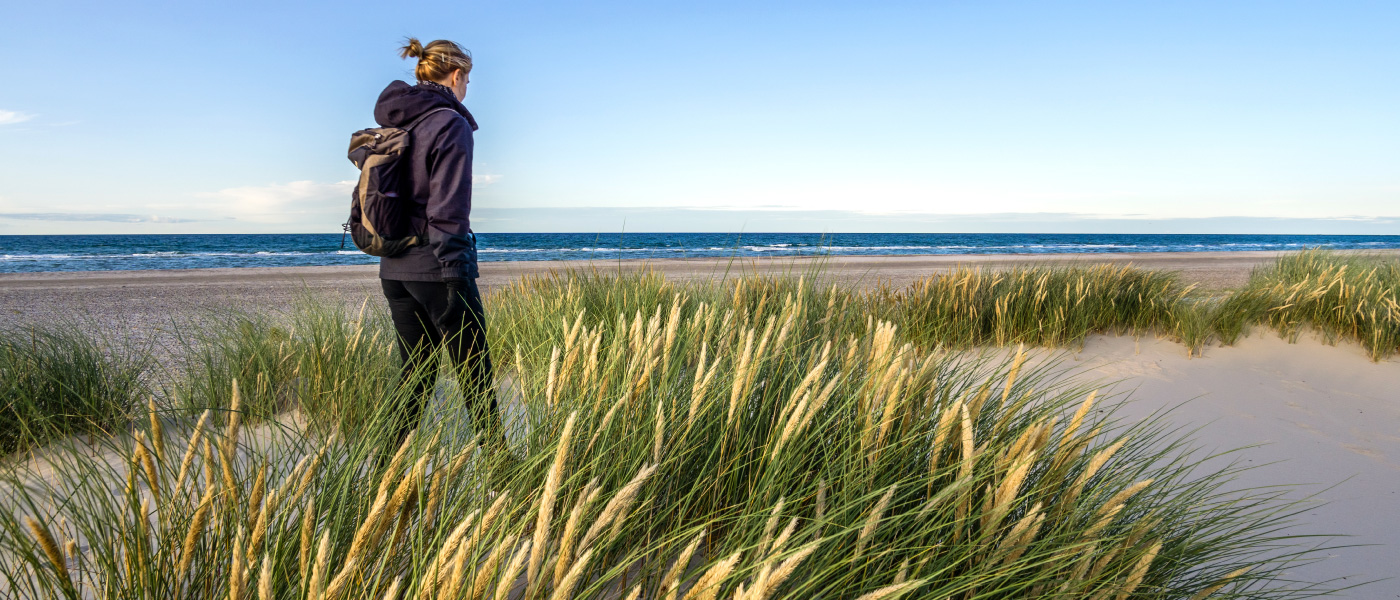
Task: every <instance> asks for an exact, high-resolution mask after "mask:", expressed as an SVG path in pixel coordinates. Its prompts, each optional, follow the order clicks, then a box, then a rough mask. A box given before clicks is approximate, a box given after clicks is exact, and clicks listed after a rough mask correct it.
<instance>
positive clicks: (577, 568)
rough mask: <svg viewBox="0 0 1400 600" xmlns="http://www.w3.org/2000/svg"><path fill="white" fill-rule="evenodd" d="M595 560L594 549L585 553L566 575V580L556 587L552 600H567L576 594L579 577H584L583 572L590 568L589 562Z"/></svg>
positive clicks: (551, 596)
mask: <svg viewBox="0 0 1400 600" xmlns="http://www.w3.org/2000/svg"><path fill="white" fill-rule="evenodd" d="M591 558H593V549H592V548H589V549H588V550H584V551H583V555H582V556H579V557H578V560H575V561H574V566H573V567H572V568H570V569H569V572H568V573H567V574H565V575H564V579H563V580H562V581H560V582H559V584H558V585H556V586H555V587H554V593H553V594H550V596H549V598H550V600H566V599H567V598H569V597H570V596H571V595H572V594H573V593H574V586H575V585H576V584H577V583H578V579H579V577H581V576H582V575H583V570H584V569H585V568H587V566H588V560H589V559H591Z"/></svg>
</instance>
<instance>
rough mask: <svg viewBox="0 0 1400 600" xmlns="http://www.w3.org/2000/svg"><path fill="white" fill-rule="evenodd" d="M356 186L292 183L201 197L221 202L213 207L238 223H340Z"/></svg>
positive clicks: (313, 182) (230, 190)
mask: <svg viewBox="0 0 1400 600" xmlns="http://www.w3.org/2000/svg"><path fill="white" fill-rule="evenodd" d="M354 186H355V182H354V181H338V182H335V183H324V182H317V181H293V182H290V183H273V184H269V185H254V186H243V187H235V188H227V189H223V190H219V191H217V192H210V193H205V194H199V197H201V198H210V199H216V200H219V204H218V206H215V207H211V208H213V209H214V210H215V211H217V212H218V213H220V214H223V215H227V216H230V217H233V218H235V219H239V220H246V221H252V222H258V223H290V222H300V223H308V222H315V221H326V222H327V223H330V222H336V223H338V222H339V220H344V218H345V215H347V214H349V211H350V190H351V188H353V187H354Z"/></svg>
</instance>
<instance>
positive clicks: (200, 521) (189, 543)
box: [175, 485, 214, 579]
mask: <svg viewBox="0 0 1400 600" xmlns="http://www.w3.org/2000/svg"><path fill="white" fill-rule="evenodd" d="M213 503H214V486H213V485H209V486H206V487H205V488H204V497H202V498H200V499H199V505H198V506H197V507H196V508H195V509H194V516H192V517H190V527H189V529H188V530H186V531H185V541H184V543H182V544H180V562H179V566H178V567H176V569H175V574H176V577H177V578H178V579H184V578H185V576H186V575H188V574H189V572H190V564H191V562H192V561H193V560H194V546H195V544H196V543H198V542H199V536H200V534H202V533H204V526H205V525H206V524H207V523H208V522H209V510H210V508H211V507H212V505H213Z"/></svg>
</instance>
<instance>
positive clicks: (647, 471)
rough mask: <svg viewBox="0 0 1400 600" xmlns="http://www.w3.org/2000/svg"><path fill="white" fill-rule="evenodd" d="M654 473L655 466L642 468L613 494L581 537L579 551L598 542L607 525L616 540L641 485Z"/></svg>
mask: <svg viewBox="0 0 1400 600" xmlns="http://www.w3.org/2000/svg"><path fill="white" fill-rule="evenodd" d="M655 472H656V465H651V466H644V467H642V468H641V469H640V470H638V471H637V474H636V475H634V476H632V479H631V481H628V482H627V484H626V485H624V486H622V488H621V489H619V490H618V491H617V493H616V494H613V497H612V499H611V500H608V503H607V505H605V506H604V507H603V512H602V513H599V515H598V519H597V520H596V521H594V523H593V526H592V527H589V528H588V533H585V534H584V536H583V542H581V543H580V544H579V549H580V550H582V549H585V548H589V547H591V546H592V545H593V542H595V541H597V540H598V535H599V534H601V533H602V532H603V529H604V528H606V527H607V526H608V525H612V532H611V536H612V537H614V538H616V537H617V535H618V533H620V532H621V530H622V524H623V522H624V521H626V519H627V513H628V511H630V510H631V509H632V504H633V503H634V502H635V501H636V499H637V493H638V492H639V491H641V489H642V484H643V483H646V480H647V478H648V477H650V476H651V474H652V473H655Z"/></svg>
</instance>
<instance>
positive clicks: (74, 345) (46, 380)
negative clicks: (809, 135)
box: [0, 324, 149, 454]
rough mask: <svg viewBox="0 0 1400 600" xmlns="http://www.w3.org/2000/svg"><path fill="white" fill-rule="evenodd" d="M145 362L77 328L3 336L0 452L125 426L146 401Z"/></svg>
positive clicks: (46, 328) (55, 327)
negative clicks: (143, 379)
mask: <svg viewBox="0 0 1400 600" xmlns="http://www.w3.org/2000/svg"><path fill="white" fill-rule="evenodd" d="M148 363H149V361H148V360H147V359H146V358H145V357H144V355H143V353H141V352H123V351H120V350H114V349H113V348H111V347H110V346H109V345H108V344H106V343H104V342H103V341H102V340H99V339H96V338H94V337H93V336H90V335H86V334H83V333H80V329H79V327H77V326H74V325H63V324H51V325H45V326H35V327H29V328H21V327H11V328H8V329H5V330H3V331H0V453H3V454H9V453H11V452H15V451H18V450H24V449H27V448H31V447H33V446H35V445H36V444H40V443H42V442H44V441H46V440H50V439H55V438H59V437H62V436H66V435H73V434H77V433H93V432H109V431H113V430H115V428H117V427H118V426H122V425H125V424H126V422H127V421H128V420H129V419H130V417H131V415H132V414H133V412H132V411H133V409H134V408H135V407H136V406H137V405H139V404H141V403H143V402H144V399H143V398H142V396H144V395H145V390H146V388H145V386H144V385H143V382H142V376H143V374H144V373H145V372H146V370H147V366H148Z"/></svg>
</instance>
